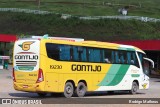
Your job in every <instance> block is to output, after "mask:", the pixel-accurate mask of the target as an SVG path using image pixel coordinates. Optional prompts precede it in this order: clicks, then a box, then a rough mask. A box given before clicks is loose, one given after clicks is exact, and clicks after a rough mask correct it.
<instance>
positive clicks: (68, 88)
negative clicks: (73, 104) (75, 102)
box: [64, 82, 74, 98]
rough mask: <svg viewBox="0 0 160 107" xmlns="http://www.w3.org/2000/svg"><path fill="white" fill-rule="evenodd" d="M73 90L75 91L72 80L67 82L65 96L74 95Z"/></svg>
mask: <svg viewBox="0 0 160 107" xmlns="http://www.w3.org/2000/svg"><path fill="white" fill-rule="evenodd" d="M73 92H74V87H73V84H72V83H71V82H67V83H66V84H65V87H64V96H65V97H66V98H70V97H72V96H73Z"/></svg>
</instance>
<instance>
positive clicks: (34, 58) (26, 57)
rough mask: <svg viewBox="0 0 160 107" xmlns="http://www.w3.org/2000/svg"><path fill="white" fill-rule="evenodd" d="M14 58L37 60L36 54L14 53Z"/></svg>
mask: <svg viewBox="0 0 160 107" xmlns="http://www.w3.org/2000/svg"><path fill="white" fill-rule="evenodd" d="M14 58H15V59H24V60H27V59H28V60H38V55H15V56H14Z"/></svg>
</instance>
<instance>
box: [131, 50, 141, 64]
mask: <svg viewBox="0 0 160 107" xmlns="http://www.w3.org/2000/svg"><path fill="white" fill-rule="evenodd" d="M132 58H133V59H132V60H133V61H134V65H135V66H137V67H139V63H138V59H137V56H136V53H135V52H133V53H132Z"/></svg>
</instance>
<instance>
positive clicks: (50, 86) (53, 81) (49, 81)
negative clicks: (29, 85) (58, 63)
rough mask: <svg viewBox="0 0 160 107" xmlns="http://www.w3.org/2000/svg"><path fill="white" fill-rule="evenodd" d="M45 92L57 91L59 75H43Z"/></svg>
mask: <svg viewBox="0 0 160 107" xmlns="http://www.w3.org/2000/svg"><path fill="white" fill-rule="evenodd" d="M45 78H46V80H45V90H46V91H49V92H58V91H59V88H58V87H59V74H57V73H46V74H45Z"/></svg>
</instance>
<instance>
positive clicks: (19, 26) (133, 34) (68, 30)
mask: <svg viewBox="0 0 160 107" xmlns="http://www.w3.org/2000/svg"><path fill="white" fill-rule="evenodd" d="M0 33H6V34H17V35H44V34H49V35H52V36H63V37H64V36H65V37H78V38H84V39H87V40H99V41H117V40H135V39H160V22H157V23H155V22H147V23H146V22H141V21H137V20H118V19H100V20H80V19H78V18H74V17H73V18H69V19H62V18H61V15H54V14H48V15H35V14H27V13H14V12H0Z"/></svg>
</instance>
